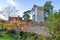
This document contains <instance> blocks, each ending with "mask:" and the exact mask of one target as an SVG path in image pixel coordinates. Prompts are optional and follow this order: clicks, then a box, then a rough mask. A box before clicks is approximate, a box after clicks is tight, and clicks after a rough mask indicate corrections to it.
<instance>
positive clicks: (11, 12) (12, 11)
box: [0, 6, 18, 17]
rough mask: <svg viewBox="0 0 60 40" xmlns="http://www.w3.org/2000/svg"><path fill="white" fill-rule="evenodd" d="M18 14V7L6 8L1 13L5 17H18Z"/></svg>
mask: <svg viewBox="0 0 60 40" xmlns="http://www.w3.org/2000/svg"><path fill="white" fill-rule="evenodd" d="M17 12H18V10H17V9H16V7H11V6H8V7H5V8H4V9H3V10H2V11H0V13H1V14H2V15H3V16H5V17H9V16H13V15H16V14H17Z"/></svg>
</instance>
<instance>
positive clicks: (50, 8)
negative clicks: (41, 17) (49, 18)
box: [44, 1, 54, 13]
mask: <svg viewBox="0 0 60 40" xmlns="http://www.w3.org/2000/svg"><path fill="white" fill-rule="evenodd" d="M51 3H52V1H47V2H46V3H45V4H44V12H45V13H50V12H53V8H54V7H53V6H52V5H51Z"/></svg>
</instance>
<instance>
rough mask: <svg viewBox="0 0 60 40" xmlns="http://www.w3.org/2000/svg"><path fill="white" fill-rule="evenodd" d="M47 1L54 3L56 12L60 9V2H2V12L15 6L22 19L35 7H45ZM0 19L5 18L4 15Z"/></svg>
mask: <svg viewBox="0 0 60 40" xmlns="http://www.w3.org/2000/svg"><path fill="white" fill-rule="evenodd" d="M46 1H52V5H53V6H54V10H58V9H60V5H59V4H60V0H0V10H2V9H3V8H4V7H7V6H15V7H16V8H17V9H18V10H19V13H18V15H20V16H21V17H22V15H23V12H24V11H27V10H30V9H32V7H33V5H38V6H42V7H43V5H44V3H45V2H46ZM0 15H1V14H0ZM0 18H4V17H3V15H1V17H0Z"/></svg>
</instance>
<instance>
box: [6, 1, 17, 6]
mask: <svg viewBox="0 0 60 40" xmlns="http://www.w3.org/2000/svg"><path fill="white" fill-rule="evenodd" d="M7 2H8V3H10V4H12V5H16V3H15V2H14V1H13V0H7Z"/></svg>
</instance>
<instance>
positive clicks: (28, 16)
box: [23, 11, 30, 20]
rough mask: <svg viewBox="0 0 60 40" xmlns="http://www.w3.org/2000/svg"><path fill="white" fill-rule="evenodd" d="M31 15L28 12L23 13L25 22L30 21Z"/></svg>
mask: <svg viewBox="0 0 60 40" xmlns="http://www.w3.org/2000/svg"><path fill="white" fill-rule="evenodd" d="M29 13H30V11H26V12H24V13H23V14H24V15H23V18H24V20H29V18H30V15H29Z"/></svg>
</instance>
